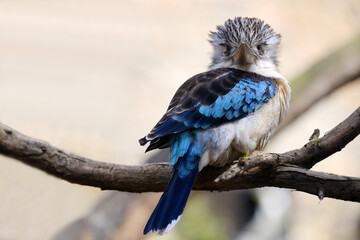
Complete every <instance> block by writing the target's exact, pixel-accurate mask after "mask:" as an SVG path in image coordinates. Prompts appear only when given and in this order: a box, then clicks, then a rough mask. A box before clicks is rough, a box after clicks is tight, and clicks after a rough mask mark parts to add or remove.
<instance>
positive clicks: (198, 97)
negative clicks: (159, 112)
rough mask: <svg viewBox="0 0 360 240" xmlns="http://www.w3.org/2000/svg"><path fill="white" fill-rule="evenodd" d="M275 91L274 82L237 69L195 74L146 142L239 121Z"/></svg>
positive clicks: (175, 98)
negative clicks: (190, 130)
mask: <svg viewBox="0 0 360 240" xmlns="http://www.w3.org/2000/svg"><path fill="white" fill-rule="evenodd" d="M276 91H277V83H276V81H275V79H273V78H268V77H264V76H261V75H258V74H255V73H248V72H243V71H241V70H238V69H232V68H221V69H215V70H211V71H208V72H205V73H201V74H198V75H196V76H194V77H193V78H191V79H189V80H188V81H187V82H185V83H184V84H183V86H181V87H180V88H179V90H178V91H177V93H176V94H175V96H174V98H173V100H172V101H171V103H170V106H171V107H170V106H169V109H168V112H167V113H166V114H165V115H164V117H163V118H162V119H161V120H160V121H159V123H158V124H157V125H156V126H155V127H154V128H153V130H152V131H151V132H150V133H149V134H148V135H147V140H150V141H151V140H153V139H156V138H162V137H164V136H168V135H172V134H176V133H180V132H183V131H186V130H189V129H197V128H201V129H206V128H209V127H213V126H218V125H220V124H222V123H226V122H231V121H235V120H238V119H241V118H243V117H246V116H247V115H248V114H249V113H251V112H253V111H255V110H256V109H257V108H259V107H260V106H261V105H262V104H264V103H266V102H267V101H269V99H271V98H272V97H274V95H275V94H276ZM153 148H154V147H153V146H152V149H153Z"/></svg>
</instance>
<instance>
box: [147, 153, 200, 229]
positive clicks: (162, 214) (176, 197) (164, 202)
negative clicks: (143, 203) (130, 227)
mask: <svg viewBox="0 0 360 240" xmlns="http://www.w3.org/2000/svg"><path fill="white" fill-rule="evenodd" d="M186 160H187V156H186V155H185V156H184V157H182V158H180V159H179V161H178V163H177V164H176V165H175V166H174V168H173V172H172V175H171V179H170V182H169V185H168V186H167V187H166V189H165V191H164V193H163V195H162V196H161V198H160V200H159V202H158V204H157V205H156V208H155V210H154V212H153V213H152V214H151V216H150V219H149V221H148V222H147V224H146V226H145V228H144V234H147V233H148V232H149V231H152V232H153V233H155V234H160V235H161V234H164V233H167V232H168V231H170V229H171V228H172V227H174V225H175V224H176V223H177V221H178V220H179V218H180V217H181V215H182V213H183V211H184V208H185V204H186V202H187V199H188V197H189V194H190V191H191V189H192V187H193V185H194V182H195V179H196V176H197V174H198V172H199V170H198V169H199V161H198V159H197V160H195V161H196V166H195V167H194V168H193V169H191V170H190V171H189V173H188V174H187V175H186V176H183V175H182V174H179V172H181V169H180V168H181V166H182V164H186Z"/></svg>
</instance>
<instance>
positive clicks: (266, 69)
mask: <svg viewBox="0 0 360 240" xmlns="http://www.w3.org/2000/svg"><path fill="white" fill-rule="evenodd" d="M216 68H236V69H240V70H242V71H245V72H253V73H256V74H259V75H262V76H265V77H271V78H283V79H285V78H284V77H283V76H282V75H281V74H280V73H279V71H278V69H277V66H276V65H275V64H273V63H272V62H269V61H257V62H256V63H254V64H247V65H237V64H234V63H233V62H232V61H227V62H221V63H217V64H214V65H211V66H210V67H209V70H213V69H216Z"/></svg>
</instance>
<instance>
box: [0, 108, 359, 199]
mask: <svg viewBox="0 0 360 240" xmlns="http://www.w3.org/2000/svg"><path fill="white" fill-rule="evenodd" d="M359 133H360V107H359V108H357V109H356V110H355V111H354V112H353V113H352V114H351V115H350V116H349V117H348V118H347V119H345V120H344V121H343V122H342V123H340V124H339V125H338V126H336V127H334V128H333V129H332V130H331V131H329V132H328V133H326V134H325V136H324V137H322V138H318V139H313V140H311V141H310V142H308V143H307V144H305V145H304V147H302V148H300V149H295V150H292V151H289V152H286V153H283V154H276V153H268V154H265V153H264V154H261V155H253V156H250V157H249V158H247V159H240V160H239V161H236V162H234V163H232V164H230V165H227V166H225V167H223V168H214V167H206V168H205V169H203V170H202V171H201V172H200V174H199V176H198V179H197V181H196V183H195V186H194V189H197V190H210V191H228V190H234V189H247V188H254V187H264V186H275V187H283V188H291V189H297V190H299V191H304V192H308V193H311V194H315V195H317V196H319V197H321V198H323V197H332V198H337V199H343V200H349V201H357V202H360V179H359V178H350V177H343V176H336V175H330V174H325V173H323V174H321V173H318V172H314V171H309V170H306V169H307V168H311V167H312V166H313V165H314V164H316V163H317V162H319V161H321V160H323V159H325V158H326V157H328V156H330V155H332V154H334V153H335V152H337V151H340V150H341V149H342V148H343V147H345V146H346V144H348V143H349V142H350V141H352V140H353V139H354V138H355V137H356V136H358V135H359ZM0 153H1V154H4V155H6V156H9V157H12V158H15V159H17V160H20V161H22V162H23V163H25V164H28V165H30V166H33V167H36V168H38V169H41V170H43V171H45V172H47V173H49V174H51V175H53V176H56V177H59V178H61V179H64V180H66V181H69V182H71V183H77V184H81V185H88V186H93V187H99V188H101V189H111V190H120V191H126V192H158V191H163V190H164V188H165V186H166V185H167V183H168V181H169V178H170V172H171V168H170V167H169V166H168V164H167V163H166V164H162V163H159V164H146V165H143V166H124V165H118V164H112V163H104V162H99V161H94V160H91V159H88V158H85V157H81V156H79V155H76V154H74V153H70V152H67V151H64V150H61V149H58V148H56V147H54V146H52V145H50V144H48V143H46V142H43V141H40V140H36V139H33V138H30V137H28V136H25V135H23V134H21V133H19V132H17V131H16V130H14V129H11V128H10V127H8V126H6V125H4V124H1V123H0ZM340 189H341V191H339V190H340Z"/></svg>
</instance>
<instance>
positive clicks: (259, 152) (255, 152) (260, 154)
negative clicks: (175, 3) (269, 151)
mask: <svg viewBox="0 0 360 240" xmlns="http://www.w3.org/2000/svg"><path fill="white" fill-rule="evenodd" d="M264 154H265V153H264V152H263V151H254V152H252V154H251V156H263V155H264Z"/></svg>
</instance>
